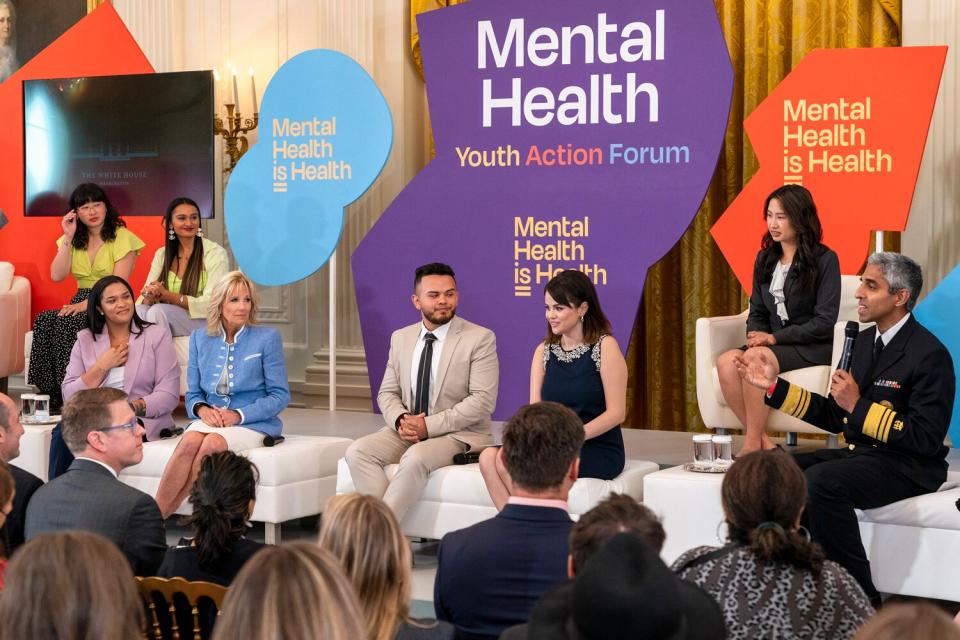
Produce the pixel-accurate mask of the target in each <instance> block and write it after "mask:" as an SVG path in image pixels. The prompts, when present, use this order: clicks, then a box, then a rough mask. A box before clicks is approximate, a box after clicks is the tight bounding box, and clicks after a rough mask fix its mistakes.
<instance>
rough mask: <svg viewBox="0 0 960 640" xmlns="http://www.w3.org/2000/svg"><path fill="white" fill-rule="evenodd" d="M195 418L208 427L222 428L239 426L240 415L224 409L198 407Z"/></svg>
mask: <svg viewBox="0 0 960 640" xmlns="http://www.w3.org/2000/svg"><path fill="white" fill-rule="evenodd" d="M197 417H198V418H200V419H201V420H202V421H203V424H205V425H207V426H208V427H221V428H222V427H232V426H235V425H238V424H240V414H239V413H238V412H237V411H234V410H233V409H227V408H226V407H211V406H204V407H200V408H199V409H197Z"/></svg>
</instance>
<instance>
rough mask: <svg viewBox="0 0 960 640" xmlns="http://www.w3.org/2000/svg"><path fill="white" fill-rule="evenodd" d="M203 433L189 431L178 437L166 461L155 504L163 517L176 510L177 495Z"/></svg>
mask: <svg viewBox="0 0 960 640" xmlns="http://www.w3.org/2000/svg"><path fill="white" fill-rule="evenodd" d="M203 436H204V434H202V433H198V432H196V431H189V432H187V433H185V434H183V437H182V438H180V443H179V444H178V445H177V448H176V449H174V451H173V455H172V456H170V460H169V461H168V462H167V466H166V468H164V470H163V476H161V477H160V486H159V487H158V488H157V506H159V507H160V513H161V514H162V515H163V517H164V518H168V517H170V514H171V513H173V512H174V511H176V510H177V507H179V506H180V502H183V498H181V499H180V502H177V501H176V500H177V496H178V495H180V493H181V492H182V491H183V487H184V486H187V487H189V486H190V485H189V484H187V481H188V480H189V476H190V468H191V467H192V466H193V459H194V458H195V457H196V456H197V451H199V450H200V445H201V444H202V443H203V440H204V437H203Z"/></svg>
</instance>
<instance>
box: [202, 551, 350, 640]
mask: <svg viewBox="0 0 960 640" xmlns="http://www.w3.org/2000/svg"><path fill="white" fill-rule="evenodd" d="M237 638H243V639H244V640H276V639H278V638H282V639H283V640H358V639H362V638H366V630H365V629H364V628H363V618H362V613H361V610H360V605H359V604H358V603H357V597H356V596H355V595H354V593H353V588H352V587H351V586H350V581H349V580H348V579H347V578H346V576H344V575H343V571H342V570H341V569H340V565H339V564H338V563H337V560H336V558H334V557H333V556H332V555H330V553H329V552H327V551H324V550H323V549H321V548H320V547H319V546H317V545H316V544H312V543H308V542H292V543H290V544H284V545H281V546H279V547H267V548H265V549H263V550H262V551H260V552H259V553H257V554H256V555H255V556H253V558H251V559H250V561H249V562H247V564H246V565H244V567H243V569H242V570H241V571H240V573H239V575H237V578H236V580H235V581H234V583H233V585H232V586H231V587H230V590H229V591H228V592H227V597H226V599H225V600H224V602H223V609H222V611H221V614H220V618H219V619H218V620H217V626H216V628H215V629H214V632H213V640H236V639H237Z"/></svg>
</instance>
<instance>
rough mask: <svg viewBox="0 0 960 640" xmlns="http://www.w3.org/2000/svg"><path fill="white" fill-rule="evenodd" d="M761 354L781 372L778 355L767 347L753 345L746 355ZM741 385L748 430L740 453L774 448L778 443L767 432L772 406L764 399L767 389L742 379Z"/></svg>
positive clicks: (776, 370) (754, 355)
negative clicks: (759, 387)
mask: <svg viewBox="0 0 960 640" xmlns="http://www.w3.org/2000/svg"><path fill="white" fill-rule="evenodd" d="M760 355H763V357H764V358H765V359H766V360H767V362H771V363H773V365H774V367H775V372H774V374H777V373H779V372H780V363H779V362H778V361H777V356H775V355H774V354H773V351H771V350H770V349H768V348H766V347H751V348H750V349H747V353H746V355H745V357H746V358H747V359H751V358H756V357H760ZM741 385H742V389H743V391H742V393H743V396H742V397H743V404H744V406H745V407H746V411H747V420H746V423H745V425H744V426H746V428H747V431H746V434H745V436H746V437H745V438H744V444H743V448H742V449H740V452H739V454H738V455H744V454H746V453H750V452H751V451H757V450H759V449H772V448H773V447H774V446H776V445H774V443H773V441H772V440H771V439H770V437H769V436H767V432H766V429H767V416H769V415H770V407H768V406H767V403H766V402H765V399H764V396H765V395H766V391H765V390H764V389H758V388H757V387H755V386H753V385H752V384H750V383H749V382H747V381H746V380H741Z"/></svg>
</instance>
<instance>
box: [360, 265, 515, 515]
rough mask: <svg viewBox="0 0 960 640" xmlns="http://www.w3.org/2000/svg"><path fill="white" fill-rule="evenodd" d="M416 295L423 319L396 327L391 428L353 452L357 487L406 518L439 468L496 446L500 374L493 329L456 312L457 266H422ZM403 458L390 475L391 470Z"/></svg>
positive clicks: (384, 399) (389, 388)
mask: <svg viewBox="0 0 960 640" xmlns="http://www.w3.org/2000/svg"><path fill="white" fill-rule="evenodd" d="M411 301H412V302H413V306H414V307H416V308H417V309H418V310H419V311H420V313H421V315H422V318H421V321H420V322H417V323H416V324H413V325H410V326H408V327H404V328H403V329H398V330H397V331H394V332H393V335H392V336H391V337H390V356H389V358H388V360H387V370H386V372H385V373H384V375H383V382H382V383H381V384H380V392H379V393H378V394H377V404H378V405H379V406H380V411H381V412H382V413H383V417H384V418H385V419H386V422H387V426H385V427H383V428H381V429H380V430H379V431H377V432H376V433H373V434H370V435H368V436H365V437H363V438H360V439H359V440H356V441H355V442H354V443H353V444H352V445H350V448H349V449H347V454H346V458H347V465H348V466H349V467H350V475H351V476H352V477H353V484H354V486H355V487H356V489H357V491H358V492H360V493H365V494H369V495H374V496H377V497H382V498H383V500H384V501H385V502H386V503H387V504H388V505H389V506H390V508H391V509H393V512H394V513H395V514H396V516H397V519H398V520H399V519H402V518H403V516H404V514H405V513H406V512H407V509H409V508H410V507H411V506H412V505H413V503H415V502H416V501H417V499H418V498H419V497H420V493H421V492H422V491H423V487H424V486H425V485H426V483H427V476H428V475H429V474H430V472H431V471H433V470H434V469H438V468H440V467H443V466H446V465H448V464H451V462H452V461H453V456H454V455H455V454H458V453H464V452H466V451H468V450H471V449H473V450H477V449H482V448H483V447H486V446H489V445H490V444H492V439H491V437H490V414H491V413H492V412H493V408H494V406H495V405H496V403H497V385H498V383H499V374H500V369H499V363H498V361H497V342H496V337H495V336H494V335H493V332H492V331H490V330H489V329H485V328H483V327H481V326H478V325H475V324H473V323H472V322H467V321H466V320H464V319H462V318H458V317H456V312H457V302H458V301H459V294H458V292H457V282H456V280H455V279H454V273H453V269H451V268H450V267H449V266H448V265H445V264H441V263H432V264H427V265H424V266H422V267H420V268H419V269H417V271H416V277H415V279H414V293H413V295H412V296H411ZM396 462H399V466H398V467H397V472H396V474H395V475H394V477H393V480H392V481H388V480H387V477H386V475H385V474H384V471H383V468H384V467H385V466H387V465H389V464H394V463H396Z"/></svg>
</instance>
